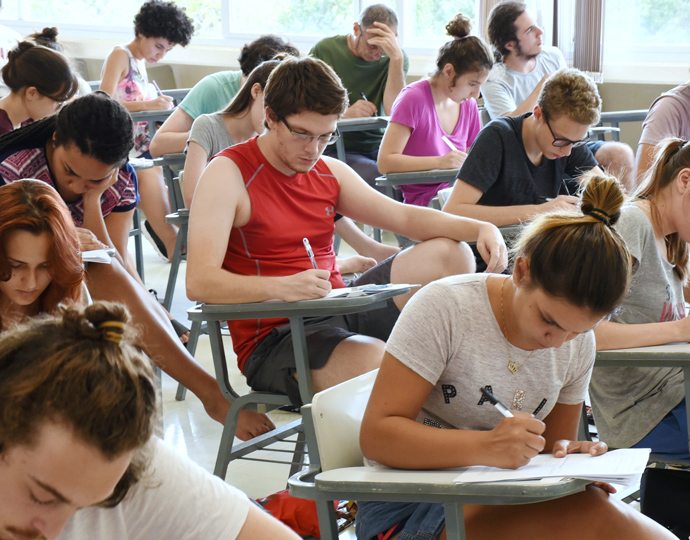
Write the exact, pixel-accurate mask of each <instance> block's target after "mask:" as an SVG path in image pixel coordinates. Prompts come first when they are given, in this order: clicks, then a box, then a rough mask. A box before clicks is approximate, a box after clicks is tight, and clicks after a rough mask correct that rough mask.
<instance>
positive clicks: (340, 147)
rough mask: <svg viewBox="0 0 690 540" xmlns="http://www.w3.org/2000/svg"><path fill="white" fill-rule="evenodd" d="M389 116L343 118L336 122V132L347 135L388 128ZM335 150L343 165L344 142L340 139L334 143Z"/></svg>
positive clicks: (344, 161)
mask: <svg viewBox="0 0 690 540" xmlns="http://www.w3.org/2000/svg"><path fill="white" fill-rule="evenodd" d="M389 120H390V116H366V117H364V118H343V119H341V120H338V131H339V132H340V133H341V134H343V133H348V132H350V131H367V130H370V129H381V128H386V127H388V121H389ZM335 148H336V150H337V151H338V159H339V160H340V161H342V162H343V163H347V161H346V160H345V141H344V140H343V138H342V137H340V138H339V139H338V140H337V141H335Z"/></svg>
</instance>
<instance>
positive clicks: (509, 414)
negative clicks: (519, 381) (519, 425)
mask: <svg viewBox="0 0 690 540" xmlns="http://www.w3.org/2000/svg"><path fill="white" fill-rule="evenodd" d="M480 390H481V391H482V395H483V396H484V397H485V398H486V399H488V400H489V403H491V404H492V405H493V406H494V407H496V410H497V411H498V412H500V413H501V414H502V415H503V416H505V417H506V418H513V413H512V412H510V410H508V407H506V406H505V405H503V403H501V402H500V401H499V400H498V398H497V397H496V396H494V395H493V394H492V393H491V392H489V391H488V390H487V389H486V387H485V386H483V387H482V388H480Z"/></svg>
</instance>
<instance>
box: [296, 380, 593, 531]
mask: <svg viewBox="0 0 690 540" xmlns="http://www.w3.org/2000/svg"><path fill="white" fill-rule="evenodd" d="M375 378H376V372H374V371H372V372H370V373H365V374H364V375H360V376H359V377H356V378H354V379H351V380H349V381H346V382H344V383H341V384H339V385H337V386H334V387H332V388H328V389H326V390H324V391H322V392H319V393H318V394H316V395H315V396H314V399H313V401H312V403H311V405H304V406H303V407H302V415H303V418H304V423H305V432H306V438H307V445H308V446H309V448H310V451H309V456H310V466H309V468H308V469H305V470H303V471H301V472H298V473H297V474H295V475H293V476H291V477H290V480H289V481H288V485H289V486H290V493H291V494H292V495H294V496H295V497H300V498H303V499H311V500H314V501H316V508H317V512H318V516H319V526H320V529H321V538H322V539H323V540H337V538H338V532H337V531H338V529H337V525H336V522H335V512H334V510H333V504H332V502H331V501H333V500H340V499H347V500H359V501H404V502H431V503H440V504H443V507H444V512H445V517H446V533H447V537H448V539H449V540H462V539H464V538H465V522H464V518H463V510H462V506H463V504H465V503H475V504H524V503H530V502H539V501H546V500H549V499H555V498H558V497H563V496H566V495H570V494H573V493H577V492H578V491H582V490H584V488H585V486H586V485H587V484H588V483H589V482H588V481H586V480H569V481H560V482H556V483H552V484H543V483H519V484H513V483H511V484H504V483H498V484H454V483H453V479H454V478H455V477H456V476H457V475H458V472H459V471H458V469H447V470H428V471H410V470H398V469H387V468H386V469H383V468H378V467H376V468H373V467H363V466H362V463H363V457H362V451H361V449H360V447H359V430H360V426H361V423H362V417H363V416H364V410H365V409H366V405H367V402H368V401H369V396H370V395H371V389H372V387H373V385H374V380H375ZM313 446H316V447H317V450H318V458H319V461H318V462H314V461H313V460H312V455H313V454H315V452H313V451H312V447H313Z"/></svg>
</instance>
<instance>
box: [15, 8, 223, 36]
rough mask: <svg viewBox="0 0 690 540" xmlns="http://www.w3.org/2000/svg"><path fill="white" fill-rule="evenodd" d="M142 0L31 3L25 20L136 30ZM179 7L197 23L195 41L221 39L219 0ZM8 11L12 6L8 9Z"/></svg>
mask: <svg viewBox="0 0 690 540" xmlns="http://www.w3.org/2000/svg"><path fill="white" fill-rule="evenodd" d="M142 3H143V2H142V0H118V1H117V2H112V1H111V2H104V1H101V0H71V1H70V2H56V1H55V0H31V1H24V2H22V19H23V20H26V21H50V23H49V24H51V25H55V26H58V27H60V25H61V24H63V23H69V24H79V25H89V26H95V27H103V26H110V27H120V28H127V29H132V32H133V29H134V22H133V21H134V16H135V15H136V14H137V13H138V11H139V9H140V8H141V4H142ZM176 3H177V5H179V6H181V7H185V8H186V9H187V15H189V16H190V17H191V18H192V19H194V28H195V29H196V30H195V32H194V37H197V38H221V37H222V31H221V17H220V0H176ZM8 7H9V6H8ZM2 15H3V17H9V16H10V10H3V13H2Z"/></svg>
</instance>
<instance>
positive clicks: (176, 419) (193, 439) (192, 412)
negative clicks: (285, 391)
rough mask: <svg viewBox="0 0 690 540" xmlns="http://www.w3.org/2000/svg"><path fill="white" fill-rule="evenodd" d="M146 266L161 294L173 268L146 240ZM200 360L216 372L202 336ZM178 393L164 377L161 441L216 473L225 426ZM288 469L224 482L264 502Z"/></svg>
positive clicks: (245, 472) (240, 471)
mask: <svg viewBox="0 0 690 540" xmlns="http://www.w3.org/2000/svg"><path fill="white" fill-rule="evenodd" d="M385 240H387V241H389V242H390V243H393V242H394V239H393V237H392V235H391V238H385ZM133 250H134V245H133V243H130V251H131V253H133V252H134V251H133ZM341 253H342V254H344V255H346V254H348V253H352V251H351V249H350V248H349V246H347V245H346V244H343V247H342V248H341ZM144 264H145V276H146V285H147V287H148V288H153V289H156V290H157V291H158V293H159V295H161V296H162V294H163V293H164V291H165V287H166V283H167V279H168V272H169V269H170V265H168V264H166V263H164V262H163V261H162V260H161V259H160V258H159V257H158V256H157V255H156V254H155V253H154V251H153V249H152V248H151V246H150V245H149V244H148V243H147V242H146V241H144ZM185 271H186V263H182V266H181V267H180V274H179V277H178V280H177V285H176V289H175V297H174V301H173V305H172V310H171V311H172V314H173V316H175V317H176V318H177V319H178V320H179V321H180V322H183V323H185V322H186V321H187V314H186V310H187V309H188V308H189V307H191V306H192V305H193V303H192V302H191V301H189V300H188V299H187V297H186V295H185V288H184V275H185ZM224 340H225V350H226V354H227V356H228V367H229V369H230V380H231V383H232V385H233V387H234V388H236V389H238V392H240V393H241V392H243V391H246V390H247V385H246V381H245V379H244V376H242V375H241V374H240V372H239V370H238V369H237V364H236V362H235V355H234V354H233V352H232V345H231V342H230V338H229V337H225V338H224ZM196 359H197V361H198V362H199V363H200V364H201V365H202V366H203V367H204V368H205V369H207V370H208V371H209V372H211V373H213V365H212V360H211V349H210V346H209V340H208V336H202V337H201V338H200V340H199V344H198V347H197V353H196ZM176 390H177V383H176V382H175V381H174V380H173V379H171V378H170V377H168V376H167V375H165V374H163V437H164V439H165V441H166V442H167V443H168V444H171V445H172V446H174V447H175V448H176V449H177V450H178V451H179V452H180V453H181V454H184V455H187V456H189V458H190V459H192V460H193V461H195V462H196V463H198V464H200V465H201V466H202V467H204V468H205V469H206V470H208V471H209V472H212V471H213V467H214V464H215V459H216V454H217V452H218V444H219V441H220V436H221V432H222V426H221V425H220V424H218V423H217V422H215V421H213V420H211V418H210V417H209V416H208V415H207V414H206V412H205V411H204V408H203V406H202V405H201V402H200V401H199V399H197V398H196V396H194V395H193V394H191V393H190V392H188V393H187V398H186V399H185V400H184V401H175V392H176ZM270 416H271V418H272V420H273V422H274V423H275V424H276V425H282V424H285V423H288V422H291V421H292V420H294V419H295V418H297V415H295V414H291V413H285V412H280V411H274V412H271V413H270ZM268 454H269V453H268V452H266V453H264V455H263V456H260V457H266V455H268ZM272 454H273V455H274V456H275V455H276V454H277V453H276V452H273V453H272ZM283 456H284V454H281V455H280V456H279V458H280V459H285V458H284V457H283ZM288 471H289V466H288V465H280V464H271V463H263V462H252V461H245V460H238V461H235V462H233V463H231V464H230V466H229V467H228V473H227V476H226V481H227V482H229V483H231V484H232V485H234V486H236V487H238V488H240V489H241V490H243V491H244V492H245V493H247V494H248V495H249V496H250V497H253V498H260V497H265V496H267V495H270V494H271V493H275V492H276V491H279V490H281V489H285V487H286V482H287V477H288ZM340 537H341V539H345V540H348V539H354V530H353V528H350V529H348V530H346V531H345V532H344V533H343V534H341V536H340Z"/></svg>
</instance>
